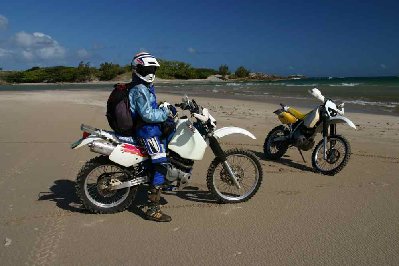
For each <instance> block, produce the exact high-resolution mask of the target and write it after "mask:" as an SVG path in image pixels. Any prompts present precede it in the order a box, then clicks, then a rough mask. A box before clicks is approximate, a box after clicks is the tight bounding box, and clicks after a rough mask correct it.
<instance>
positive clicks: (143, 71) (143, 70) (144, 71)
mask: <svg viewBox="0 0 399 266" xmlns="http://www.w3.org/2000/svg"><path fill="white" fill-rule="evenodd" d="M136 71H137V73H138V74H140V75H141V76H143V77H145V76H147V75H149V74H154V75H155V72H157V67H156V66H142V65H138V66H137V69H136Z"/></svg>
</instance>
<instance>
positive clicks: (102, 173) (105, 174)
mask: <svg viewBox="0 0 399 266" xmlns="http://www.w3.org/2000/svg"><path fill="white" fill-rule="evenodd" d="M176 106H178V107H180V108H181V109H183V110H188V111H189V112H190V114H191V117H190V118H187V117H186V116H183V117H181V118H180V119H178V121H177V125H176V131H175V133H174V135H173V137H172V138H171V140H170V142H169V144H168V149H167V150H168V151H167V152H168V158H169V160H170V164H171V167H170V169H168V173H167V176H166V179H167V180H168V182H169V183H170V184H174V185H175V187H177V188H182V187H183V186H185V185H187V182H188V180H189V178H190V175H191V174H190V173H191V170H192V167H193V164H194V161H197V160H202V159H203V156H204V153H205V150H206V148H207V146H208V145H209V146H210V147H211V149H212V151H213V153H214V154H215V158H214V160H213V161H212V162H211V164H210V166H209V168H208V172H207V176H206V180H207V187H208V189H209V190H210V192H211V193H212V195H213V196H214V197H215V198H216V199H218V200H219V202H222V203H238V202H244V201H247V200H248V199H250V198H251V197H252V196H254V195H255V193H256V192H257V191H258V189H259V187H260V185H261V182H262V178H263V171H262V167H261V165H260V163H259V160H258V158H257V157H256V156H255V155H254V154H253V153H252V152H250V151H248V150H243V149H230V150H226V151H224V150H223V149H222V148H221V146H220V144H219V142H218V139H220V138H222V137H224V136H227V135H230V134H237V133H238V134H243V135H245V136H248V137H250V138H252V139H255V136H254V135H253V134H252V133H250V132H249V131H247V130H245V129H242V128H238V127H223V128H220V129H217V130H216V120H215V119H214V118H213V117H212V115H210V114H209V111H208V109H206V108H202V107H201V106H199V105H197V103H196V102H195V100H189V99H188V97H187V96H185V97H184V98H183V100H182V103H181V104H178V105H176ZM81 130H82V131H83V137H82V138H81V139H80V140H78V141H76V142H75V143H73V144H72V145H71V148H72V149H78V148H81V147H83V146H88V147H89V148H90V150H91V151H92V152H95V153H99V154H101V155H100V156H98V157H95V158H93V159H91V160H89V161H88V162H86V163H85V164H84V166H83V167H82V169H81V170H80V172H79V174H78V176H77V181H76V189H77V194H78V197H79V198H80V199H81V202H82V203H83V205H84V207H85V208H86V209H87V210H89V211H91V212H93V213H115V212H120V211H123V210H125V209H126V208H127V207H129V206H130V205H131V203H132V202H133V200H134V197H135V195H136V192H137V188H138V186H139V185H142V184H147V183H149V182H150V175H151V170H150V169H151V168H150V163H151V162H150V161H151V160H150V157H149V156H148V154H147V153H146V151H145V149H144V148H143V147H142V146H141V145H140V144H139V143H138V142H137V141H136V140H135V139H134V138H132V137H125V136H118V135H117V134H115V133H114V132H111V131H106V130H101V129H97V128H93V127H90V126H87V125H83V124H82V126H81Z"/></svg>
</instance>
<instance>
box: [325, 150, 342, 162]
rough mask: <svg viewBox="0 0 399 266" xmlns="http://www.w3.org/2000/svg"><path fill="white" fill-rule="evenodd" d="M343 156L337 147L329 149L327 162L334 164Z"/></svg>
mask: <svg viewBox="0 0 399 266" xmlns="http://www.w3.org/2000/svg"><path fill="white" fill-rule="evenodd" d="M339 157H341V153H340V152H339V151H338V150H337V149H330V150H328V151H327V162H328V163H330V164H334V163H336V162H337V161H338V160H339Z"/></svg>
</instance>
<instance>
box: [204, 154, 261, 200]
mask: <svg viewBox="0 0 399 266" xmlns="http://www.w3.org/2000/svg"><path fill="white" fill-rule="evenodd" d="M225 154H226V158H227V162H228V164H229V165H230V167H231V169H232V170H233V172H234V174H235V176H236V177H237V181H238V183H239V184H240V186H241V188H240V189H239V188H237V187H236V185H235V184H234V183H233V181H232V180H231V178H230V175H229V174H228V172H227V171H226V169H225V168H224V166H223V162H222V161H221V160H220V159H219V158H215V159H214V160H213V161H212V163H211V165H210V166H209V169H208V174H207V177H206V180H207V186H208V189H209V191H211V193H212V195H213V196H215V197H216V198H217V199H218V200H219V201H220V202H222V203H238V202H244V201H247V200H249V199H250V198H252V197H253V196H254V195H255V193H256V192H257V191H258V189H259V187H260V185H261V183H262V178H263V171H262V166H261V165H260V163H259V160H258V158H257V157H256V156H255V154H253V153H252V152H250V151H247V150H242V149H231V150H227V151H225Z"/></svg>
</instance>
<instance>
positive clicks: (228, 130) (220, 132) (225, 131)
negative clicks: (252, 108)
mask: <svg viewBox="0 0 399 266" xmlns="http://www.w3.org/2000/svg"><path fill="white" fill-rule="evenodd" d="M213 134H214V136H215V137H216V138H218V139H220V138H223V137H225V136H228V135H231V134H242V135H245V136H248V137H250V138H252V139H256V137H255V136H254V135H253V134H252V133H251V132H249V131H248V130H246V129H243V128H239V127H222V128H219V129H217V130H216V131H215V132H214V133H213Z"/></svg>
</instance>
